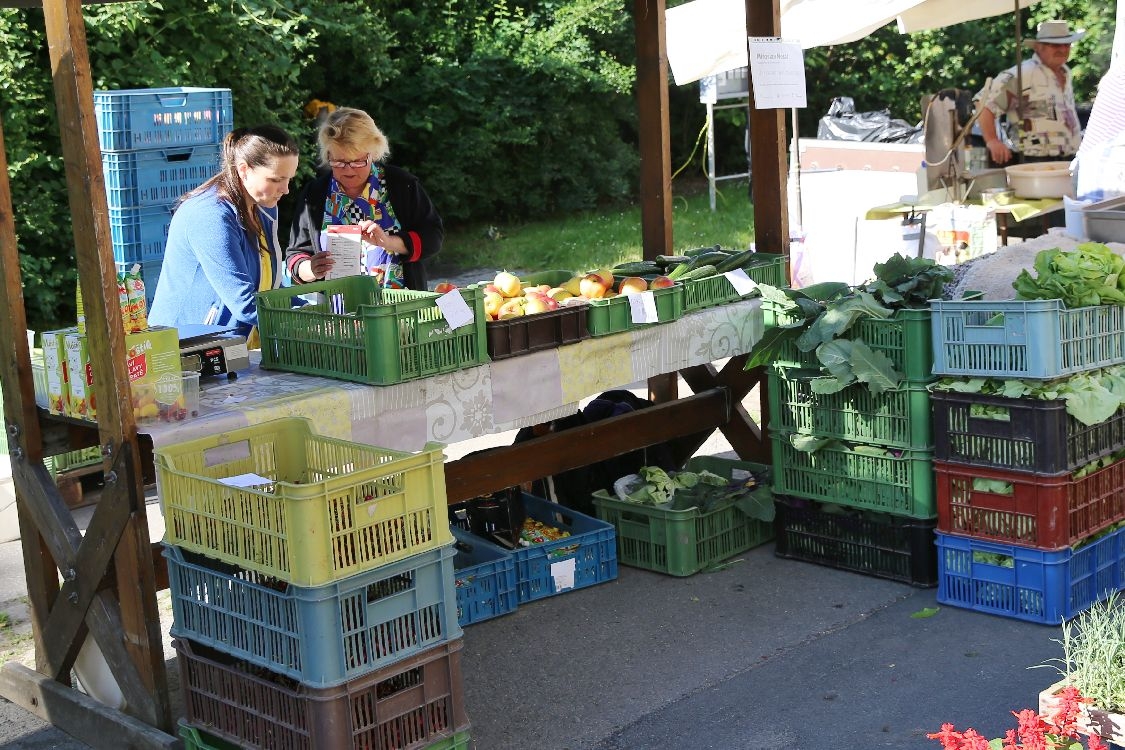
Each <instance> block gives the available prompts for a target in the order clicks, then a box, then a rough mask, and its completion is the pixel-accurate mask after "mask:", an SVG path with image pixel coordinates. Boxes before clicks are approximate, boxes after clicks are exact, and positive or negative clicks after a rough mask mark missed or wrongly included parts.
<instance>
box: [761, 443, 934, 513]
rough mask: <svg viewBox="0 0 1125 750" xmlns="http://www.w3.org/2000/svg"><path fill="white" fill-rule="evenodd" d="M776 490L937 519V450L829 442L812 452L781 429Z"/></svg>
mask: <svg viewBox="0 0 1125 750" xmlns="http://www.w3.org/2000/svg"><path fill="white" fill-rule="evenodd" d="M770 439H771V440H772V441H773V489H774V492H776V493H778V494H783V495H794V496H796V497H803V498H807V499H810V500H822V501H825V502H829V503H835V504H837V505H845V506H848V507H852V508H868V509H870V510H877V511H881V512H883V513H891V514H893V515H896V516H909V517H911V518H935V517H936V516H937V505H936V503H935V499H934V466H933V456H934V452H933V451H932V450H927V451H918V450H907V451H897V453H899V454H900V455H893V453H894V452H895V451H892V450H891V449H887V451H888V453H892V455H871V454H868V453H862V452H856V451H853V450H848V448H847V447H846V446H843V445H840V446H839V447H835V446H832V445H825V446H823V447H822V448H820V449H819V450H817V451H813V452H811V453H808V452H805V451H799V450H797V449H796V448H794V447H793V445H792V443H790V434H789V433H775V434H773V435H772V436H771V438H770Z"/></svg>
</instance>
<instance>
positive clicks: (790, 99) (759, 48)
mask: <svg viewBox="0 0 1125 750" xmlns="http://www.w3.org/2000/svg"><path fill="white" fill-rule="evenodd" d="M747 44H748V46H749V48H750V55H749V57H750V77H751V79H752V80H753V85H754V107H755V108H757V109H790V108H792V107H796V108H798V109H801V108H804V107H805V106H806V101H805V99H806V96H805V56H804V52H803V51H802V50H801V45H800V44H798V43H796V42H790V41H785V40H782V39H775V38H772V37H749V38H748V39H747Z"/></svg>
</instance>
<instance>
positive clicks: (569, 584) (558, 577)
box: [551, 557, 576, 592]
mask: <svg viewBox="0 0 1125 750" xmlns="http://www.w3.org/2000/svg"><path fill="white" fill-rule="evenodd" d="M575 562H576V560H575V559H574V558H573V557H572V558H570V559H569V560H560V561H559V562H554V563H551V578H553V579H554V580H555V591H556V592H558V591H566V590H567V589H572V588H574V571H575Z"/></svg>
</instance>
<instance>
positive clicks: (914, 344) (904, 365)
mask: <svg viewBox="0 0 1125 750" xmlns="http://www.w3.org/2000/svg"><path fill="white" fill-rule="evenodd" d="M763 311H764V312H765V319H766V326H767V327H768V326H775V325H785V324H786V323H787V322H791V321H789V319H788V318H787V317H786V316H785V315H783V314H781V313H780V312H779V311H778V310H777V308H776V307H775V306H774V305H773V304H771V303H768V302H767V303H764V304H763ZM843 338H847V339H862V340H863V342H864V343H866V344H867V345H868V346H870V347H871V348H872V349H873V350H875V351H877V352H881V353H883V354H885V355H886V356H887V357H889V358H890V360H891V362H892V363H893V364H894V367H895V369H896V370H898V371H899V372H901V373H902V374H903V377H904V378H905V379H906V381H907V382H909V383H929V382H931V381H933V380H934V375H933V370H934V351H933V343H932V342H933V330H932V328H931V325H930V310H929V309H925V310H918V309H902V310H896V311H895V313H894V314H893V315H891V317H889V318H863V319H861V320H859V321H857V322H856V323H855V325H853V326H852V327H851V329H850V330H849V331H848V332H847V334H846V335H845V336H844V337H843ZM774 364H776V365H780V366H782V367H799V368H804V369H820V367H821V365H820V360H818V359H817V358H816V351H815V350H813V351H808V352H802V351H800V350H799V349H797V346H796V344H795V343H793V342H788V343H787V344H786V345H785V347H784V348H783V349H782V350H781V351H780V352H779V353H778V356H777V358H776V359H775V360H774Z"/></svg>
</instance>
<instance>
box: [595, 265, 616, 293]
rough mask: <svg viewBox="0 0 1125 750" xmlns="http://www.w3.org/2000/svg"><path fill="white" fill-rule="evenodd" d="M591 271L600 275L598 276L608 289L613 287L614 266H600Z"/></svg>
mask: <svg viewBox="0 0 1125 750" xmlns="http://www.w3.org/2000/svg"><path fill="white" fill-rule="evenodd" d="M590 273H592V274H596V275H597V276H598V278H600V279H601V280H602V283H603V284H605V288H606V289H613V269H612V268H599V269H597V270H596V271H590Z"/></svg>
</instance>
